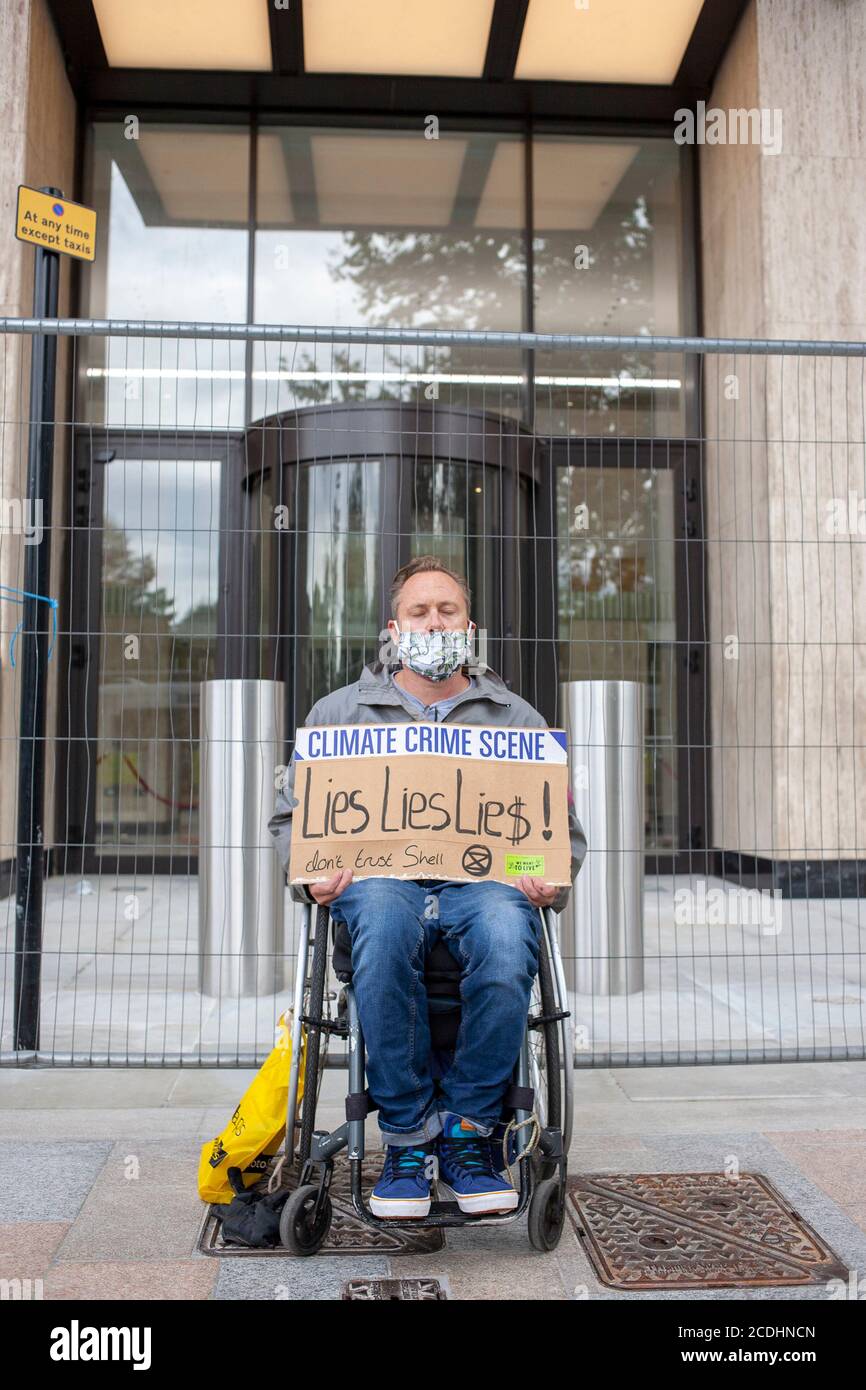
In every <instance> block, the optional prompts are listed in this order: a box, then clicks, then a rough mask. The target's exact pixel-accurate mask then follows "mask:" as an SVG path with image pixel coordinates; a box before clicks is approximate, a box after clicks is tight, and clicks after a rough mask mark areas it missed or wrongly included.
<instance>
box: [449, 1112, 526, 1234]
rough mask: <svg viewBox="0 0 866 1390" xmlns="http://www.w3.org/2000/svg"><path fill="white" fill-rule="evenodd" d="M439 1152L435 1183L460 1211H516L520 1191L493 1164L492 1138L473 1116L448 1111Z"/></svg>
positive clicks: (475, 1212)
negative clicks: (473, 1120)
mask: <svg viewBox="0 0 866 1390" xmlns="http://www.w3.org/2000/svg"><path fill="white" fill-rule="evenodd" d="M438 1152H439V1177H438V1178H437V1181H436V1185H437V1189H438V1192H439V1196H440V1198H441V1199H442V1200H444V1201H454V1202H456V1203H457V1205H458V1207H459V1208H460V1210H461V1211H465V1212H469V1213H474V1214H477V1213H479V1212H489V1211H513V1210H514V1208H515V1207H516V1206H517V1203H518V1200H519V1198H518V1194H517V1192H516V1191H515V1190H514V1188H513V1187H512V1186H511V1183H510V1182H508V1181H506V1179H505V1178H502V1177H500V1175H499V1173H498V1172H497V1171H496V1168H495V1167H494V1163H493V1153H492V1148H491V1144H490V1140H489V1139H488V1138H487V1137H486V1136H485V1135H483V1134H482V1133H481V1131H480V1130H479V1129H478V1128H477V1127H476V1126H475V1125H473V1124H472V1122H471V1121H470V1120H464V1119H463V1118H462V1117H461V1116H460V1115H454V1114H452V1113H451V1112H450V1111H449V1112H447V1113H446V1114H445V1115H444V1116H443V1118H442V1133H441V1134H440V1135H439V1137H438Z"/></svg>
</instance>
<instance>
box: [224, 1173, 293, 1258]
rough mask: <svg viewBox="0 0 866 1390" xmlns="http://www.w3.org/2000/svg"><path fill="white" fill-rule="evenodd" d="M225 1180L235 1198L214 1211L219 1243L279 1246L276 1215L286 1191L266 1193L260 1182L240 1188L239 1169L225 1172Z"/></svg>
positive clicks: (280, 1208) (286, 1194)
mask: <svg viewBox="0 0 866 1390" xmlns="http://www.w3.org/2000/svg"><path fill="white" fill-rule="evenodd" d="M226 1176H227V1177H228V1180H229V1182H230V1183H231V1185H232V1191H233V1192H235V1193H236V1196H234V1197H233V1198H232V1200H231V1201H230V1202H229V1203H228V1205H224V1206H220V1207H218V1208H217V1209H216V1215H217V1217H218V1218H219V1219H220V1221H221V1222H222V1233H223V1240H224V1241H225V1242H226V1244H228V1245H248V1246H253V1247H257V1248H259V1249H266V1250H272V1249H273V1248H274V1247H275V1246H277V1245H279V1244H280V1213H281V1212H282V1210H283V1207H284V1206H285V1204H286V1200H287V1199H288V1198H289V1197H290V1196H291V1193H290V1192H289V1191H288V1189H287V1188H281V1189H280V1190H279V1191H278V1192H268V1190H267V1183H266V1182H265V1181H264V1179H262V1181H261V1182H258V1183H254V1184H253V1186H252V1187H244V1185H243V1182H242V1181H241V1170H240V1168H229V1170H228V1173H227V1174H226Z"/></svg>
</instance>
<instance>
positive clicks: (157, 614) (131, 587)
mask: <svg viewBox="0 0 866 1390" xmlns="http://www.w3.org/2000/svg"><path fill="white" fill-rule="evenodd" d="M155 578H156V564H155V562H154V559H153V556H151V555H145V554H139V555H133V553H132V551H131V550H130V547H129V541H128V538H127V535H126V532H125V531H124V530H123V528H122V527H120V526H112V524H111V522H109V521H106V523H105V528H104V530H103V533H102V585H103V606H104V611H105V613H106V615H109V614H110V615H112V616H114V615H118V614H122V615H126V616H128V617H133V618H138V617H145V616H147V617H153V618H155V619H156V620H157V625H156V630H157V631H166V630H167V629H168V627H169V626H170V624H171V620H172V618H173V617H174V600H173V599H172V597H171V595H170V594H168V593H167V592H166V590H165V589H164V588H162V587H161V586H157V587H156V588H151V587H150V586H151V584H152V583H153V581H154V579H155ZM160 620H162V621H160Z"/></svg>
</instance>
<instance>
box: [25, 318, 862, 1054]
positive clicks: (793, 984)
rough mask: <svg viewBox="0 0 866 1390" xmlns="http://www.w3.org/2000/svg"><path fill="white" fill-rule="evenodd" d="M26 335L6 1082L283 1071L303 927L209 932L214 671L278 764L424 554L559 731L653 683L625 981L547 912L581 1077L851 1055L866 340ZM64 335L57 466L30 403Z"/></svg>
mask: <svg viewBox="0 0 866 1390" xmlns="http://www.w3.org/2000/svg"><path fill="white" fill-rule="evenodd" d="M0 336H2V341H0V373H2V377H0V385H2V415H0V486H2V496H0V507H2V514H0V786H2V788H3V794H2V803H0V891H2V892H3V893H4V894H5V897H4V898H3V900H2V901H0V923H2V930H3V967H4V979H3V996H2V1004H0V1031H2V1038H0V1048H2V1052H0V1059H2V1061H3V1062H5V1063H9V1064H22V1063H24V1064H28V1065H31V1064H33V1063H34V1062H36V1063H48V1064H56V1065H78V1064H81V1065H107V1064H121V1065H156V1066H160V1065H166V1066H186V1065H193V1066H199V1065H217V1064H218V1065H227V1066H236V1065H246V1066H249V1065H255V1064H256V1063H258V1062H259V1061H261V1060H262V1059H263V1058H264V1057H265V1056H266V1055H267V1053H268V1052H269V1050H270V1048H271V1046H272V1044H273V1040H274V1029H275V1025H276V1022H277V1018H278V1015H279V1013H280V1012H281V1010H282V1009H283V1008H285V1007H286V1006H287V1005H289V1004H290V1003H291V997H290V990H291V973H292V972H291V964H292V958H293V955H294V952H295V951H296V949H297V941H298V933H299V931H300V916H299V914H300V911H301V909H300V908H297V907H296V905H294V904H293V903H292V902H291V901H290V900H289V898H288V894H286V902H285V929H284V935H283V936H282V937H281V936H280V934H279V933H278V932H276V933H275V931H274V921H273V920H271V918H273V916H274V915H275V914H274V913H273V911H272V909H268V908H266V907H262V906H261V903H262V902H265V901H266V899H265V898H262V899H261V900H257V902H258V904H259V905H258V906H256V905H254V906H253V907H252V908H250V909H249V910H247V909H246V908H244V907H243V906H241V907H238V905H237V904H236V903H235V902H232V901H228V900H227V901H226V902H225V903H224V904H223V905H222V916H223V919H224V921H223V929H222V930H221V931H219V932H218V933H217V937H218V939H217V940H216V944H215V945H214V944H213V943H211V944H210V945H208V943H206V942H204V941H203V940H202V938H201V934H200V928H199V911H198V899H199V894H200V892H201V891H203V888H202V887H200V881H199V867H200V864H201V865H202V866H204V865H205V863H206V862H207V854H206V853H205V850H206V849H207V851H208V853H210V852H211V851H213V850H214V849H215V848H216V849H219V848H220V846H219V845H218V844H217V845H216V846H214V845H213V844H211V845H210V846H205V847H203V848H202V852H201V854H200V837H201V828H202V826H203V825H204V823H205V816H204V810H205V808H204V807H203V804H202V795H203V788H202V777H201V775H200V773H201V760H202V746H201V745H202V741H201V733H202V723H201V721H202V689H203V686H202V683H203V682H212V683H213V682H220V681H230V680H238V679H244V680H247V681H260V682H263V683H272V682H278V683H279V686H277V687H276V689H277V691H278V700H277V703H278V704H279V706H280V711H281V718H282V719H283V720H284V723H283V724H282V725H281V727H282V728H283V729H284V732H285V737H286V739H287V741H286V743H285V745H284V747H283V756H282V763H280V765H284V763H285V762H286V761H287V760H288V758H289V757H290V756H291V751H292V742H291V738H292V731H293V730H294V728H295V727H296V725H297V724H298V723H300V722H302V720H303V718H304V717H305V715H306V713H307V712H308V710H309V709H310V707H311V705H312V703H313V702H314V701H315V700H316V699H317V698H319V696H321V695H322V694H324V693H325V692H326V691H328V690H330V689H333V688H335V687H336V686H339V685H342V684H345V683H347V682H349V681H351V680H354V679H355V678H356V677H357V675H358V674H359V672H360V670H361V668H362V666H363V665H364V663H365V662H366V661H369V660H371V659H374V658H375V657H376V656H377V654H378V651H379V647H380V643H381V635H382V629H383V626H384V622H385V620H386V618H387V616H388V612H387V609H386V594H387V587H388V583H389V580H390V578H391V575H392V573H393V572H394V570H395V569H396V568H397V567H398V565H399V564H401V563H403V562H404V561H405V560H406V559H408V558H409V557H410V556H411V555H413V554H418V553H428V552H432V553H435V554H437V555H439V556H441V557H442V558H443V559H444V560H445V561H446V563H448V564H450V565H452V566H453V567H455V568H457V569H460V570H462V571H464V572H465V573H466V574H467V577H468V580H469V584H470V587H471V589H472V593H473V617H474V618H475V619H476V621H477V622H478V624H479V627H480V628H481V629H483V633H484V641H485V643H486V646H485V649H484V654H485V657H486V660H487V661H488V663H489V664H490V665H491V666H492V667H493V669H494V670H496V671H497V672H499V673H500V674H501V675H502V676H503V678H504V679H505V680H507V681H508V683H509V684H510V685H511V687H512V688H513V689H515V690H517V691H519V692H520V693H521V694H522V695H523V696H524V697H525V698H527V699H528V700H530V701H531V702H532V704H534V705H535V706H536V707H537V708H538V709H539V710H541V712H542V713H543V714H544V716H545V717H546V719H547V720H548V722H549V723H550V724H552V725H553V724H559V723H562V722H563V721H564V719H565V713H566V711H565V708H564V700H565V698H566V696H567V692H568V689H569V688H570V686H571V683H573V682H584V681H587V680H592V681H615V682H627V683H632V684H636V685H637V686H638V687H639V690H640V698H641V703H642V707H643V727H644V735H643V739H642V745H641V749H640V776H641V788H640V792H641V796H642V805H643V808H644V810H643V818H642V819H643V824H642V827H641V838H642V843H641V844H640V845H638V846H637V847H634V846H626V847H625V849H624V850H623V851H622V852H623V853H624V854H626V855H631V856H637V855H639V856H640V858H641V861H642V863H643V866H644V871H645V878H644V886H643V902H642V913H641V920H640V922H639V923H632V924H631V925H632V926H633V927H636V930H635V931H633V932H632V934H631V936H630V938H629V940H630V942H631V944H630V945H629V946H628V948H627V951H628V955H629V957H630V958H632V957H633V959H630V960H629V961H626V962H623V960H622V959H619V960H616V957H617V955H619V956H622V952H623V947H622V945H621V943H618V941H617V940H615V939H614V937H613V936H610V937H609V938H608V937H606V935H605V925H606V914H605V910H604V904H602V906H601V907H600V908H599V910H598V912H597V914H595V917H596V920H594V921H593V922H591V923H588V922H586V921H581V920H579V919H578V920H575V916H574V914H572V913H569V912H568V911H567V912H566V913H564V914H563V915H562V917H561V918H560V919H559V923H560V930H561V937H562V951H563V957H564V961H565V967H566V974H567V978H568V983H569V988H570V991H571V993H570V1002H571V1008H572V1013H573V1023H574V1028H575V1044H576V1046H575V1063H576V1065H579V1066H608V1065H613V1066H619V1065H649V1064H660V1063H671V1064H691V1063H695V1062H712V1063H718V1062H733V1061H756V1062H760V1061H779V1060H820V1059H830V1058H840V1059H851V1058H863V1057H864V1056H866V1034H864V1012H863V1001H864V976H863V941H864V938H863V929H864V921H863V919H862V917H861V899H862V897H863V895H864V892H866V848H864V838H866V837H864V826H863V822H864V820H866V800H864V789H866V735H864V732H863V730H864V729H866V660H864V655H866V605H864V603H863V602H862V601H861V594H863V592H864V587H863V586H864V579H866V464H864V460H866V454H864V449H866V398H864V358H866V345H864V344H859V343H800V342H755V341H722V340H702V339H688V338H646V337H635V338H588V337H582V336H580V335H563V336H556V335H544V334H520V333H477V332H465V333H458V332H435V331H425V330H387V329H381V330H369V331H367V330H350V329H345V328H328V329H324V328H318V329H314V328H308V327H286V326H261V325H252V326H249V325H242V324H204V323H183V324H180V323H161V322H107V321H89V320H51V321H47V320H8V319H7V320H0ZM48 342H53V343H56V346H57V351H58V373H57V388H56V415H55V424H54V428H53V436H51V437H50V438H46V420H47V419H48V414H46V413H45V412H46V411H47V410H48V406H47V405H46V402H45V400H44V399H43V402H42V405H40V406H39V407H38V409H37V410H36V411H35V412H34V408H33V405H32V402H31V398H30V395H29V391H28V379H29V375H30V371H31V356H32V353H33V352H34V350H35V351H37V354H38V352H41V351H43V349H44V345H45V344H46V343H48ZM34 414H35V416H36V418H34ZM49 433H50V432H49ZM40 449H41V458H42V460H43V464H44V465H46V466H45V468H44V469H43V473H42V482H41V483H39V482H38V481H37V482H36V483H34V482H33V477H32V476H31V483H30V494H29V495H28V453H30V455H31V456H32V455H33V453H34V450H35V451H36V452H37V453H38V452H39V450H40ZM35 476H37V478H38V475H35ZM34 547H36V548H38V550H37V549H34ZM37 553H38V555H39V557H40V560H41V568H40V566H39V565H37V564H35V562H34V557H35V556H36V555H37ZM34 575H41V576H42V578H41V579H40V583H41V584H42V586H43V587H42V589H40V590H39V591H38V592H37V590H36V588H35V587H34V586H33V576H34ZM28 576H30V579H29V582H28ZM42 677H44V683H45V691H46V697H45V705H44V710H43V708H42V705H41V702H39V703H38V709H37V714H36V716H35V717H33V718H31V714H32V707H31V703H29V696H28V694H27V692H28V691H29V690H30V689H32V688H33V682H34V681H35V682H36V683H37V685H38V684H39V681H40V679H41V678H42ZM22 686H23V692H24V693H23V698H22ZM262 688H263V689H264V688H265V686H264V685H263V687H262ZM268 688H269V689H271V690H273V689H274V688H275V687H273V686H270V684H269V686H268ZM207 689H213V686H209V687H207ZM43 714H44V730H42V729H41V726H40V722H39V721H40V719H41V718H42V717H43ZM222 737H223V746H224V748H227V747H228V745H229V744H231V743H232V736H231V735H230V734H229V735H225V734H223V736H222ZM599 738H600V741H601V742H602V743H604V742H605V741H609V740H610V738H611V733H610V730H601V731H599ZM237 741H238V742H241V741H242V736H241V734H240V733H238V735H237ZM22 760H23V761H22ZM277 761H278V763H279V762H280V760H279V759H278V760H277ZM41 762H44V767H45V807H44V815H43V814H41V812H40V808H39V802H38V786H37V783H38V781H39V776H40V773H39V769H40V763H41ZM271 771H273V772H274V774H275V775H276V772H277V769H276V768H272V769H271ZM225 790H226V793H227V795H228V796H229V797H230V796H231V786H230V785H227V786H226V788H225ZM592 793H593V788H592V785H591V784H590V786H589V787H588V788H587V793H586V794H587V795H588V796H589V797H590V799H591V798H592ZM34 796H35V801H34ZM261 796H262V797H263V798H264V799H265V800H268V799H269V797H270V788H269V785H268V779H267V778H266V779H265V781H264V783H263V784H262V790H261ZM22 797H23V805H22ZM271 809H272V807H271V805H268V806H267V813H268V814H269V813H270V810H271ZM37 813H38V814H37ZM28 826H29V827H30V831H29V834H28V831H27V827H28ZM34 827H35V828H34ZM42 846H44V849H45V854H44V865H45V873H46V876H45V882H44V891H43V892H42V896H41V897H40V890H39V888H38V884H37V880H38V861H39V857H40V853H41V847H42ZM260 847H261V848H266V849H268V850H270V849H272V846H271V845H270V842H269V841H267V839H265V838H264V837H263V838H262V842H261V846H260ZM253 848H255V846H253ZM595 852H598V846H597V845H594V844H593V839H592V835H591V834H590V850H589V856H588V859H587V865H586V866H585V868H584V870H582V872H589V871H591V866H592V856H593V853H595ZM605 852H607V851H605ZM209 892H210V893H211V899H212V902H211V907H210V909H209V911H210V913H211V920H213V914H214V912H216V914H217V916H219V910H220V906H219V900H218V897H217V906H216V908H215V907H214V905H213V893H214V889H213V885H212V884H210V885H209ZM608 906H609V907H610V908H611V911H613V905H610V904H608ZM276 915H278V914H276ZM266 916H267V917H268V918H269V919H268V920H264V918H265V917H266ZM239 918H240V919H242V920H239ZM241 951H242V952H244V953H246V954H247V955H249V953H250V952H252V953H253V955H255V956H257V957H258V960H257V962H256V969H255V970H254V971H253V972H252V974H250V973H249V972H248V973H247V975H246V976H244V972H243V971H238V970H235V969H233V968H232V966H233V958H234V956H235V955H236V954H237V953H238V952H241ZM208 952H210V962H209V963H210V969H209V970H204V968H203V965H202V955H203V953H205V954H207V953H208ZM214 954H216V956H217V957H219V960H218V961H217V962H215V961H214V959H213V957H214ZM287 963H288V964H287ZM217 964H218V965H219V966H220V969H216V968H215V966H216V965H217ZM612 964H613V965H619V966H623V965H626V966H628V967H629V968H626V969H614V970H611V969H608V968H607V967H609V966H611V965H612ZM223 966H224V967H225V969H223V968H222V967H223ZM596 967H599V968H596ZM242 976H244V978H243V979H242ZM250 981H252V983H250ZM587 981H589V982H590V983H589V985H587ZM223 982H226V987H225V988H223V987H222V984H223ZM203 984H204V985H206V986H207V987H208V989H209V990H212V991H214V992H209V993H205V992H202V985H203ZM336 989H337V986H336V982H334V991H335V992H336ZM629 990H630V992H628V991H629ZM331 1060H332V1061H336V1062H339V1061H340V1060H341V1058H340V1056H339V1054H335V1055H334V1056H333V1057H332V1058H331Z"/></svg>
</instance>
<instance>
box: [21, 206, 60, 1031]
mask: <svg viewBox="0 0 866 1390" xmlns="http://www.w3.org/2000/svg"><path fill="white" fill-rule="evenodd" d="M41 192H43V193H47V194H49V195H50V196H52V197H56V198H62V196H63V194H62V192H61V190H60V189H59V188H43V189H42V190H41ZM59 284H60V255H59V253H58V252H57V251H49V250H48V249H47V248H45V247H43V246H37V247H36V248H35V260H34V266H33V317H34V318H39V319H41V318H50V319H53V318H56V317H57V306H58V290H59ZM56 378H57V335H56V334H54V333H35V334H34V335H33V340H32V348H31V355H30V433H29V440H28V448H27V500H28V503H29V504H30V507H31V509H32V510H31V515H32V514H33V513H34V512H35V509H36V504H37V502H40V503H41V505H42V523H43V525H42V534H41V535H40V537H39V540H38V541H37V542H36V543H35V544H32V545H26V544H25V546H24V585H23V588H24V604H23V619H22V626H21V631H20V633H19V636H18V654H19V661H20V665H21V706H20V709H21V715H20V723H19V735H18V737H19V748H18V834H17V851H16V863H15V1005H14V1019H13V1023H14V1033H15V1048H16V1051H21V1052H35V1051H36V1050H37V1049H38V1047H39V993H40V981H41V974H42V881H43V877H44V873H45V848H44V839H45V836H44V826H43V817H44V809H45V701H46V681H45V668H46V665H47V660H48V655H47V654H48V613H49V606H48V604H46V603H45V602H44V596H45V595H46V594H47V593H48V588H49V584H50V577H51V493H52V482H53V474H54V420H55V399H54V398H55V385H56Z"/></svg>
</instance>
